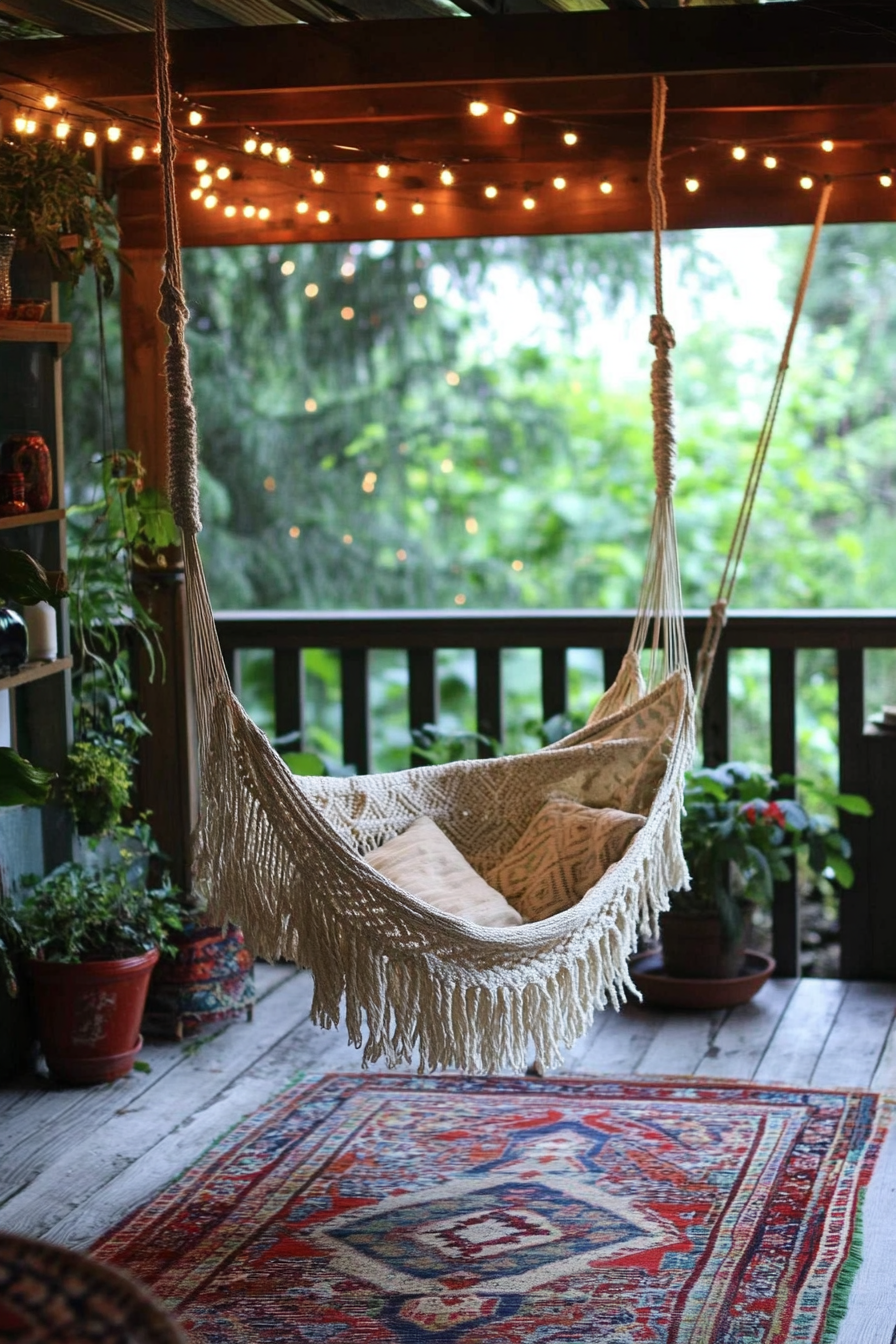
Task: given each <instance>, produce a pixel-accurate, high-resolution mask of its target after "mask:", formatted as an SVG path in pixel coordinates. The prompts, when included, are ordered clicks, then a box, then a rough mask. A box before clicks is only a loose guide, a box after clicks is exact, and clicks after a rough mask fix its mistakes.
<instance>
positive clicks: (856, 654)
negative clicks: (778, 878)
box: [837, 649, 892, 979]
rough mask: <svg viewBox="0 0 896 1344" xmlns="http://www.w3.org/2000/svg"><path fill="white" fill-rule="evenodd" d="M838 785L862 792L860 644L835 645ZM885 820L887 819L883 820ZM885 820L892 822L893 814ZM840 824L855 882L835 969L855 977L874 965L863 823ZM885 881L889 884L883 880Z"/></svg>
mask: <svg viewBox="0 0 896 1344" xmlns="http://www.w3.org/2000/svg"><path fill="white" fill-rule="evenodd" d="M837 684H838V688H839V689H838V711H837V713H838V720H839V751H840V790H841V792H842V793H867V792H868V781H867V777H866V768H865V751H864V742H863V740H862V734H863V731H864V727H865V655H864V652H863V651H862V649H838V650H837ZM883 824H884V825H887V820H886V819H884V820H883ZM889 824H890V825H891V826H892V819H890V822H889ZM840 825H841V829H842V830H843V832H844V834H845V835H846V837H847V839H848V840H849V841H850V843H851V845H852V847H853V854H852V859H851V863H852V865H853V867H854V868H855V870H856V872H857V873H860V874H862V879H863V880H860V882H857V883H856V886H855V887H854V888H853V890H852V891H848V892H846V894H845V895H844V897H843V899H842V900H841V902H840V974H841V975H842V976H843V977H844V978H845V979H854V978H860V977H863V976H867V975H869V974H871V970H870V968H871V966H872V965H873V964H874V947H873V935H872V913H873V910H872V900H871V892H870V886H871V876H872V875H871V873H870V872H869V864H868V857H869V854H868V838H869V837H868V827H867V823H864V821H863V818H861V817H850V816H847V815H843V816H841V819H840ZM888 886H889V883H888Z"/></svg>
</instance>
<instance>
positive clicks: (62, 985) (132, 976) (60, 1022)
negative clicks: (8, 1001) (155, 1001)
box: [31, 948, 159, 1084]
mask: <svg viewBox="0 0 896 1344" xmlns="http://www.w3.org/2000/svg"><path fill="white" fill-rule="evenodd" d="M158 959H159V953H158V949H156V948H152V950H151V951H149V952H144V953H143V954H142V955H141V956H136V957H125V958H122V959H121V960H118V961H81V962H74V963H71V964H69V963H66V962H58V961H32V962H31V971H32V974H33V977H34V999H35V1006H36V1008H37V1022H38V1034H39V1036H40V1044H41V1049H42V1050H43V1053H44V1058H45V1059H46V1061H47V1067H48V1068H49V1070H50V1072H51V1073H52V1074H53V1076H54V1077H55V1078H59V1079H61V1080H62V1081H63V1082H66V1083H81V1084H83V1083H109V1082H112V1080H113V1079H115V1078H123V1077H124V1075H125V1074H126V1073H130V1071H131V1068H132V1066H133V1063H134V1060H135V1059H136V1058H137V1055H138V1054H139V1053H140V1049H141V1047H142V1045H143V1037H142V1036H141V1035H140V1019H141V1017H142V1016H143V1005H144V1004H145V1003H146V991H147V990H148V988H149V977H150V975H151V974H152V968H153V966H155V964H156V962H157V961H158Z"/></svg>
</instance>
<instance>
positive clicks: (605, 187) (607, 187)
mask: <svg viewBox="0 0 896 1344" xmlns="http://www.w3.org/2000/svg"><path fill="white" fill-rule="evenodd" d="M600 189H601V191H602V192H603V194H604V195H605V196H609V195H610V192H611V191H612V190H613V183H612V182H610V181H609V180H608V179H607V178H606V177H605V178H604V180H603V181H602V182H601V184H600Z"/></svg>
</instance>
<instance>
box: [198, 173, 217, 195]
mask: <svg viewBox="0 0 896 1344" xmlns="http://www.w3.org/2000/svg"><path fill="white" fill-rule="evenodd" d="M214 180H215V179H214V178H213V177H212V175H211V173H203V174H202V176H201V177H200V179H199V185H200V187H202V188H203V190H206V191H207V190H208V188H209V187H210V186H211V184H212V183H213V182H214Z"/></svg>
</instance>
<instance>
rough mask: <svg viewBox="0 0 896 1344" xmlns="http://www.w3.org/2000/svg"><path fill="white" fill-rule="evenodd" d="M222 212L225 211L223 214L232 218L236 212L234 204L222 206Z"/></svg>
mask: <svg viewBox="0 0 896 1344" xmlns="http://www.w3.org/2000/svg"><path fill="white" fill-rule="evenodd" d="M224 213H225V215H226V216H227V218H228V219H233V217H234V215H235V214H236V206H235V205H225V207H224Z"/></svg>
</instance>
